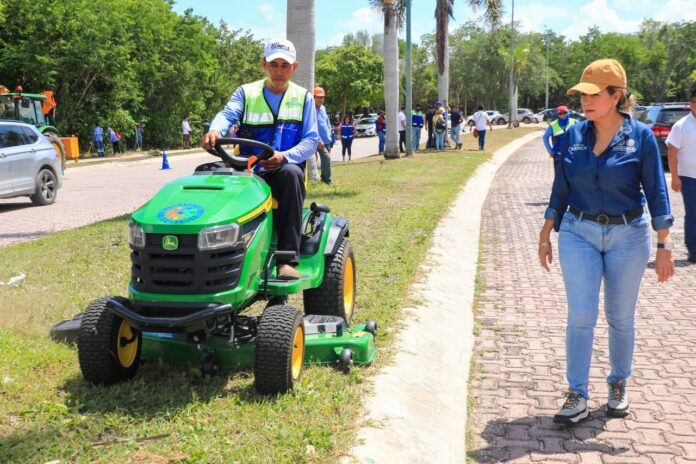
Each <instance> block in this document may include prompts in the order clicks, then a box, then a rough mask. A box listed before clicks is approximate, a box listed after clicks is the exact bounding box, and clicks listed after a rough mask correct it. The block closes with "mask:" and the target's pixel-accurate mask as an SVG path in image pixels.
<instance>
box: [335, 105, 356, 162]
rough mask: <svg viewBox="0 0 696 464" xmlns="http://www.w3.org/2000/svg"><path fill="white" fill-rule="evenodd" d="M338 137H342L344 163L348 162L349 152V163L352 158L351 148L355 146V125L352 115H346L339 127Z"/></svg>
mask: <svg viewBox="0 0 696 464" xmlns="http://www.w3.org/2000/svg"><path fill="white" fill-rule="evenodd" d="M338 135H340V136H341V148H342V151H341V157H342V158H343V161H345V160H346V151H347V152H348V161H350V157H351V156H352V153H351V147H352V146H353V139H354V138H355V123H354V122H353V118H352V117H351V116H350V115H348V114H347V115H345V116H344V118H343V122H342V123H341V125H339V126H338Z"/></svg>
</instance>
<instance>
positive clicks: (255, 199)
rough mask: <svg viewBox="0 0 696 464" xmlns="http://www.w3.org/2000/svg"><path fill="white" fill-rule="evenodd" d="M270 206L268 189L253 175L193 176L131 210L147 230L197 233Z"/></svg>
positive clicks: (249, 216)
mask: <svg viewBox="0 0 696 464" xmlns="http://www.w3.org/2000/svg"><path fill="white" fill-rule="evenodd" d="M270 209H271V189H270V187H269V186H268V184H266V183H265V182H264V181H263V180H262V179H260V178H259V177H257V176H254V175H195V176H187V177H182V178H180V179H177V180H175V181H172V182H170V183H169V184H167V185H165V186H164V187H163V188H162V189H161V190H160V191H159V192H158V193H157V194H156V195H155V196H154V197H153V198H152V200H150V201H149V202H147V203H145V204H144V205H143V206H141V207H140V208H139V209H138V210H137V211H136V212H135V213H133V221H134V222H136V223H138V224H139V225H141V226H142V227H143V229H144V231H145V232H147V233H189V234H190V233H197V232H199V231H200V230H201V229H203V228H206V227H212V226H217V225H223V224H229V223H232V222H237V223H239V224H242V223H244V222H246V221H248V220H250V219H253V218H254V217H256V216H258V215H259V214H261V213H264V212H268V211H269V210H270Z"/></svg>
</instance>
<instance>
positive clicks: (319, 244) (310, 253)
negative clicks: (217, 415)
mask: <svg viewBox="0 0 696 464" xmlns="http://www.w3.org/2000/svg"><path fill="white" fill-rule="evenodd" d="M223 145H242V146H250V147H253V148H258V149H261V154H259V155H258V156H255V157H250V158H246V157H242V156H234V155H230V154H228V153H227V151H226V150H225V148H224V147H223ZM211 153H212V154H214V155H216V156H218V157H220V158H222V162H216V163H207V164H204V165H202V166H199V167H198V168H197V169H196V172H195V173H194V175H192V176H187V177H183V178H180V179H177V180H175V181H173V182H171V183H169V184H168V185H166V186H165V187H163V188H162V189H161V190H160V191H159V192H158V193H157V194H156V195H155V196H154V198H152V200H150V201H149V202H148V203H146V204H145V205H143V206H142V207H140V208H139V209H138V210H137V211H136V212H135V213H133V216H132V219H131V222H130V224H129V233H128V242H129V245H130V248H131V262H132V267H131V270H132V277H131V282H130V285H129V286H128V292H129V298H124V297H118V296H116V297H105V298H99V299H97V300H95V301H93V302H92V303H90V305H89V306H88V308H87V310H86V311H85V312H84V313H82V314H80V315H78V316H77V317H76V318H75V319H73V320H71V321H63V322H61V323H60V324H57V325H56V326H54V327H53V328H52V329H51V335H52V337H53V338H54V339H56V340H62V341H69V342H70V341H74V342H76V343H77V348H78V356H79V361H80V368H81V370H82V374H83V376H84V378H85V379H86V380H88V381H90V382H92V383H95V384H104V385H108V384H113V383H117V382H121V381H124V380H127V379H130V378H132V377H133V376H134V375H135V373H136V370H137V369H138V365H139V364H140V362H141V361H156V360H164V361H165V362H173V363H185V364H189V365H193V366H199V367H200V369H201V371H202V373H203V374H204V375H207V374H214V373H216V372H217V371H218V370H220V369H221V368H227V369H251V368H253V370H254V376H255V386H256V389H257V391H258V392H259V393H262V394H276V393H283V392H286V391H288V390H290V389H292V388H293V386H294V384H295V383H296V382H297V381H298V380H299V378H300V375H301V372H302V366H303V364H304V363H307V362H314V363H321V364H330V365H334V366H336V367H337V368H339V369H341V370H342V371H345V372H347V371H349V370H350V368H351V365H352V364H354V363H356V364H368V363H370V362H371V361H372V359H373V358H374V356H375V352H376V348H375V335H376V332H377V327H376V324H375V323H374V322H372V321H370V322H368V323H366V324H361V325H356V326H352V327H351V326H350V324H351V320H352V317H353V310H354V306H355V289H356V267H355V256H354V253H353V248H352V246H351V244H350V242H349V241H348V240H347V239H346V238H347V237H348V234H349V230H348V220H346V219H343V218H339V217H336V216H332V215H331V214H330V211H329V208H328V207H326V206H323V205H317V204H314V203H313V204H312V205H311V207H310V208H309V209H308V210H307V209H305V210H304V213H303V223H302V224H303V225H302V231H303V235H302V240H301V250H300V263H299V265H298V267H297V269H298V270H299V271H300V273H301V274H302V276H301V277H300V278H299V279H296V280H281V279H278V278H277V276H276V260H277V258H279V257H283V256H284V254H286V253H287V252H283V251H278V250H276V243H277V240H276V235H277V234H276V232H275V231H274V230H273V209H272V203H273V199H272V197H271V189H270V187H269V186H268V184H266V182H265V181H264V180H263V179H261V178H260V177H258V176H256V175H254V174H253V172H252V171H251V167H253V165H254V164H255V163H256V162H258V161H260V160H264V159H268V158H270V157H271V156H273V149H272V148H271V147H270V146H268V145H266V144H263V143H260V142H256V141H253V140H246V139H229V138H226V139H221V140H219V142H218V143H217V144H216V146H215V149H214V150H211ZM285 256H287V255H285ZM301 291H302V292H304V298H303V299H304V313H305V315H304V317H303V315H302V313H301V312H300V311H299V310H297V309H295V308H293V307H292V306H289V305H288V304H287V301H288V295H291V294H295V293H299V292H301ZM258 301H266V302H267V304H266V307H265V309H264V311H263V313H262V315H261V316H258V317H256V316H251V315H246V316H245V315H242V314H241V313H242V312H243V311H244V310H245V309H247V308H249V307H250V306H251V305H252V304H254V303H256V302H258Z"/></svg>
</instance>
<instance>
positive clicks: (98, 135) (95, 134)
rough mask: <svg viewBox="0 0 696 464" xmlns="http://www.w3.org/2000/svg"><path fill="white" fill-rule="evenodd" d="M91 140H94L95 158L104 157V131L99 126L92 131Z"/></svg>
mask: <svg viewBox="0 0 696 464" xmlns="http://www.w3.org/2000/svg"><path fill="white" fill-rule="evenodd" d="M92 139H94V146H95V147H96V148H97V156H98V157H99V158H103V157H104V155H105V152H104V129H103V128H102V127H101V126H100V125H99V124H97V126H96V127H95V128H94V129H93V130H92Z"/></svg>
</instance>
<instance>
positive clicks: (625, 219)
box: [568, 206, 643, 226]
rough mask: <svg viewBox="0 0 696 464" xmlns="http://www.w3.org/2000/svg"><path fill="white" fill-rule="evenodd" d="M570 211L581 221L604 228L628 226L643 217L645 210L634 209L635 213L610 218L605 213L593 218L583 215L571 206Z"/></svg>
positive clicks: (589, 215)
mask: <svg viewBox="0 0 696 464" xmlns="http://www.w3.org/2000/svg"><path fill="white" fill-rule="evenodd" d="M568 211H570V212H571V213H573V214H574V215H576V216H577V217H578V218H580V220H581V221H582V220H585V219H586V220H588V221H592V222H596V223H597V224H600V225H603V226H608V225H610V224H628V223H629V222H631V221H632V220H634V219H635V218H637V217H638V216H642V215H643V208H638V209H634V210H633V211H629V212H627V213H624V214H622V215H621V216H609V215H608V214H604V213H600V214H598V215H596V216H593V215H592V214H587V213H583V212H582V211H580V210H579V209H577V208H576V207H575V206H569V207H568Z"/></svg>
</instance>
